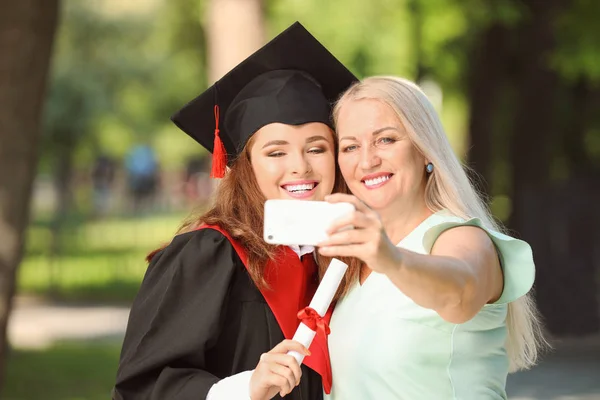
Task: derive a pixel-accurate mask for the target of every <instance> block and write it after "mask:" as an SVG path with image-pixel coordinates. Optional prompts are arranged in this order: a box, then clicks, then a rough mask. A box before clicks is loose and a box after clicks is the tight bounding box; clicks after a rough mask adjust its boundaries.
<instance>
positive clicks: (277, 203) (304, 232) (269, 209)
mask: <svg viewBox="0 0 600 400" xmlns="http://www.w3.org/2000/svg"><path fill="white" fill-rule="evenodd" d="M353 211H354V206H353V205H352V204H350V203H328V202H326V201H307V200H280V199H273V200H267V201H266V202H265V217H264V218H265V219H264V234H263V237H264V240H265V241H266V242H267V243H270V244H283V245H310V246H316V245H317V244H318V243H320V242H322V241H324V240H326V239H327V229H329V227H330V226H331V224H332V223H333V221H335V220H337V219H338V218H341V217H344V216H346V215H348V214H349V213H351V212H353Z"/></svg>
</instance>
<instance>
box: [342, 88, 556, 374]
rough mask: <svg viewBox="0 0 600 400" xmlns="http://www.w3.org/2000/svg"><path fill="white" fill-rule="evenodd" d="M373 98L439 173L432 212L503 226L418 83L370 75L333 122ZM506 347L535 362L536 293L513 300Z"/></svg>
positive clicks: (517, 362)
mask: <svg viewBox="0 0 600 400" xmlns="http://www.w3.org/2000/svg"><path fill="white" fill-rule="evenodd" d="M361 99H374V100H378V101H381V102H383V103H384V104H386V105H388V106H389V107H391V108H392V109H393V110H394V111H395V113H396V115H397V116H398V118H399V119H400V121H401V122H402V125H403V126H404V128H405V129H406V131H407V134H408V136H409V138H410V140H411V141H412V143H413V144H414V145H415V147H416V148H417V149H418V150H419V151H420V152H421V153H422V154H423V156H424V157H425V159H426V160H428V161H429V162H431V163H433V165H434V166H435V172H434V173H432V174H431V175H429V178H428V180H427V184H426V187H425V203H426V205H427V207H428V208H429V209H430V210H431V211H433V212H436V211H440V210H442V209H447V210H449V211H450V212H451V213H453V214H454V215H457V216H459V217H461V218H464V219H469V218H473V217H476V218H479V219H480V220H481V222H482V223H483V225H484V226H485V227H486V228H489V229H492V230H496V231H500V232H501V231H503V230H504V229H503V227H502V226H501V225H500V224H499V223H497V222H496V221H495V220H494V218H493V217H492V215H491V213H490V211H489V210H488V208H487V206H486V205H485V202H484V200H483V196H481V195H480V194H479V193H478V192H477V190H476V189H475V188H474V185H473V184H472V183H471V181H470V179H469V177H468V175H467V172H466V170H467V169H468V168H467V167H466V166H463V165H462V164H461V162H460V161H459V159H458V157H456V155H455V154H454V151H453V150H452V147H451V146H450V142H449V141H448V138H447V137H446V134H445V132H444V128H443V127H442V123H441V121H440V119H439V117H438V115H437V113H436V111H435V109H434V107H433V105H432V104H431V103H430V101H429V99H428V98H427V96H426V95H425V93H423V91H422V90H421V89H420V88H419V87H418V86H417V85H416V84H415V83H413V82H410V81H408V80H406V79H402V78H398V77H391V76H375V77H370V78H366V79H364V80H363V81H361V82H357V83H355V84H354V85H353V86H351V87H350V88H349V89H348V90H347V91H346V92H345V93H344V94H343V95H342V96H341V98H340V99H339V100H338V102H337V103H336V105H335V107H334V110H333V118H334V121H336V122H337V118H338V115H339V112H340V109H341V107H343V105H344V103H345V102H346V101H348V100H361ZM506 325H507V330H508V337H507V342H506V350H507V353H508V357H509V360H510V371H511V372H513V371H517V370H520V369H528V368H530V367H531V366H533V365H535V362H536V360H537V357H538V354H539V352H540V350H541V348H542V347H544V345H546V344H547V343H546V341H545V340H544V338H543V335H542V329H541V322H540V317H539V314H538V312H537V308H536V306H535V302H534V300H533V297H532V294H531V292H530V293H528V294H527V295H525V296H523V297H521V298H520V299H518V300H516V301H514V302H512V303H510V304H509V305H508V315H507V317H506Z"/></svg>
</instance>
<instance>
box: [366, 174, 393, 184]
mask: <svg viewBox="0 0 600 400" xmlns="http://www.w3.org/2000/svg"><path fill="white" fill-rule="evenodd" d="M390 178H391V176H390V175H387V176H380V177H378V178H375V179H367V180H365V185H367V186H375V185H379V184H380V183H382V182H385V181H387V180H389V179H390Z"/></svg>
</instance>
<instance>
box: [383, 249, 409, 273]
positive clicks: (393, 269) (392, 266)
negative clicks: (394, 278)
mask: <svg viewBox="0 0 600 400" xmlns="http://www.w3.org/2000/svg"><path fill="white" fill-rule="evenodd" d="M403 260H404V253H403V251H402V249H400V248H398V247H396V246H392V248H391V249H390V257H388V259H387V260H386V262H385V263H384V265H383V270H382V271H381V272H383V273H384V274H385V275H395V274H397V273H398V272H399V271H400V270H401V269H402V264H403Z"/></svg>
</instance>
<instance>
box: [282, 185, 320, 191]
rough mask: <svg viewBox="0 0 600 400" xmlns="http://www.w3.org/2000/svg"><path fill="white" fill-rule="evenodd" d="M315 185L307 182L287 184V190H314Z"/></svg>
mask: <svg viewBox="0 0 600 400" xmlns="http://www.w3.org/2000/svg"><path fill="white" fill-rule="evenodd" d="M314 187H315V184H314V183H305V184H302V185H286V186H285V190H287V191H288V192H305V191H309V190H313V188H314Z"/></svg>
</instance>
